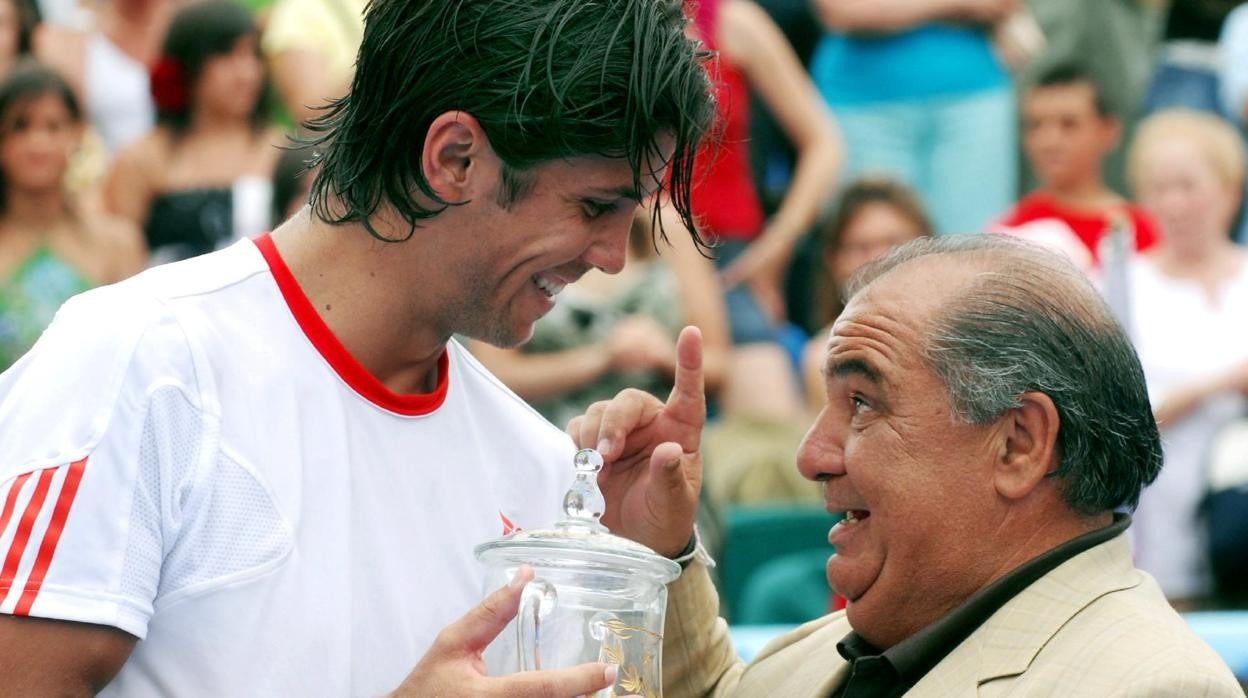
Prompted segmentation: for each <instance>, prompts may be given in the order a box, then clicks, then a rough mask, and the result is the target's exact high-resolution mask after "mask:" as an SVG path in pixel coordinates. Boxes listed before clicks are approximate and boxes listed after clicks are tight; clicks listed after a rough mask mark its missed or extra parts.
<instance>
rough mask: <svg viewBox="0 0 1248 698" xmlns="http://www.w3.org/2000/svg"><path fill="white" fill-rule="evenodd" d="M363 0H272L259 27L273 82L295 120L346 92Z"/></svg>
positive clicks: (360, 29)
mask: <svg viewBox="0 0 1248 698" xmlns="http://www.w3.org/2000/svg"><path fill="white" fill-rule="evenodd" d="M366 4H367V3H366V0H278V1H277V3H276V4H274V5H273V7H272V10H271V11H270V13H269V18H268V22H267V23H266V24H265V28H264V39H263V48H264V54H265V56H267V57H268V60H269V66H270V68H271V69H272V71H273V81H274V83H275V84H276V86H277V91H278V93H279V94H280V95H281V97H282V101H283V103H285V105H286V108H287V109H288V110H290V113H291V116H293V117H294V119H295V121H296V122H297V123H300V124H302V123H304V122H305V121H307V120H308V119H311V118H314V117H315V116H316V115H317V113H318V109H319V108H320V107H322V106H324V105H325V104H327V103H328V102H329V100H331V99H334V98H336V97H340V96H342V95H343V94H345V93H346V91H347V88H348V87H349V86H350V85H351V77H352V75H353V73H354V72H355V54H356V51H357V50H359V47H360V39H361V38H362V37H363V35H364V6H365V5H366Z"/></svg>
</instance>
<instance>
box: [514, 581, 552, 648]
mask: <svg viewBox="0 0 1248 698" xmlns="http://www.w3.org/2000/svg"><path fill="white" fill-rule="evenodd" d="M557 600H558V597H557V596H556V595H555V587H554V586H552V585H551V584H550V583H549V582H547V581H546V580H544V579H541V578H534V579H533V580H532V581H530V582H529V583H528V584H526V585H525V586H524V591H522V592H520V610H519V611H518V612H517V613H516V664H517V666H519V667H520V671H535V670H540V669H541V668H542V621H543V620H544V619H546V618H547V617H549V616H550V614H551V613H552V612H554V610H555V603H556V602H557Z"/></svg>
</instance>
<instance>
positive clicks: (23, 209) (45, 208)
mask: <svg viewBox="0 0 1248 698" xmlns="http://www.w3.org/2000/svg"><path fill="white" fill-rule="evenodd" d="M5 198H6V199H7V200H6V201H5V202H4V220H5V222H6V223H7V224H9V225H10V226H12V227H15V228H20V229H23V230H30V231H37V232H41V233H42V232H46V231H47V230H48V229H50V228H51V227H53V226H55V225H56V224H58V223H60V222H61V221H62V220H64V219H65V218H66V216H67V215H68V214H69V211H68V208H67V206H66V202H65V196H64V194H62V193H61V192H60V190H59V189H49V190H44V191H30V190H21V189H10V190H9V191H7V192H5Z"/></svg>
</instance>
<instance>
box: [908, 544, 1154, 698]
mask: <svg viewBox="0 0 1248 698" xmlns="http://www.w3.org/2000/svg"><path fill="white" fill-rule="evenodd" d="M1142 581H1143V578H1142V577H1141V576H1140V575H1139V573H1138V572H1136V571H1135V569H1134V567H1133V566H1132V564H1131V551H1130V548H1129V546H1128V544H1127V539H1126V536H1118V537H1116V538H1114V539H1112V540H1109V541H1106V542H1105V543H1102V544H1100V545H1098V546H1096V547H1095V548H1092V549H1090V550H1087V551H1085V552H1082V553H1080V554H1078V555H1076V556H1075V557H1073V558H1071V559H1069V560H1067V561H1066V562H1064V563H1062V564H1061V565H1059V566H1058V567H1057V568H1055V569H1054V570H1053V571H1052V572H1049V573H1048V574H1046V575H1045V576H1043V577H1041V578H1040V579H1038V580H1036V582H1035V583H1034V584H1032V585H1031V586H1029V587H1027V588H1026V589H1024V590H1023V591H1022V592H1021V593H1019V594H1018V595H1017V596H1015V597H1014V598H1013V599H1010V600H1009V601H1008V602H1006V604H1005V605H1004V606H1002V607H1001V608H1000V609H998V610H997V612H996V613H994V614H993V615H992V616H991V617H990V618H989V619H988V620H987V621H986V622H985V623H984V624H983V625H981V626H980V627H979V629H978V630H976V631H975V632H974V633H972V634H971V636H970V637H968V638H967V639H966V640H965V641H964V642H963V643H962V644H960V645H958V647H956V648H955V649H954V650H953V651H952V652H950V653H949V654H948V655H947V656H946V657H945V658H944V659H943V660H942V661H941V662H940V664H937V665H936V667H934V668H933V669H932V670H931V671H930V672H928V674H927V675H926V676H924V677H923V679H922V680H921V681H919V683H918V684H916V685H915V687H914V688H913V689H911V691H910V692H909V693H908V694H907V695H910V696H936V695H940V696H974V695H975V694H976V687H977V686H978V685H980V684H983V683H985V682H988V681H992V680H993V679H998V678H1002V677H1007V676H1017V675H1019V674H1021V673H1023V672H1024V671H1026V670H1027V668H1028V667H1029V666H1030V665H1031V662H1032V660H1033V659H1035V657H1036V655H1037V654H1039V652H1040V650H1041V649H1042V648H1043V647H1044V645H1045V643H1047V642H1048V641H1049V639H1050V638H1052V637H1053V636H1054V635H1055V634H1057V632H1058V630H1060V629H1061V628H1062V626H1063V625H1065V624H1066V622H1067V621H1069V620H1070V619H1071V618H1072V617H1073V616H1075V615H1076V614H1077V613H1079V612H1080V611H1081V610H1083V609H1084V608H1086V607H1087V606H1088V604H1090V603H1092V602H1093V601H1095V600H1096V599H1098V598H1100V597H1101V596H1104V595H1105V594H1108V593H1110V592H1114V591H1119V590H1121V589H1128V588H1131V587H1135V586H1138V585H1139V584H1140V583H1141V582H1142Z"/></svg>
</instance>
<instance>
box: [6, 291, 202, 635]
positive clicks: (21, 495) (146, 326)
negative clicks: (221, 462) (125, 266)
mask: <svg viewBox="0 0 1248 698" xmlns="http://www.w3.org/2000/svg"><path fill="white" fill-rule="evenodd" d="M212 433H213V429H212V420H211V419H210V418H209V417H208V415H207V414H206V412H205V410H204V409H203V408H202V407H201V399H200V395H199V391H198V388H197V385H196V381H195V370H194V365H193V360H192V353H191V351H190V350H189V348H188V345H187V342H186V339H185V336H184V335H183V334H182V332H181V330H180V328H179V327H178V326H177V323H176V322H175V321H174V320H173V319H172V318H171V317H170V316H169V315H168V314H167V313H165V312H164V310H163V307H162V306H161V305H160V304H159V303H157V302H155V301H151V300H144V299H140V298H136V297H135V296H134V295H133V294H131V295H129V296H127V294H126V291H125V290H118V289H117V288H116V287H110V288H106V289H100V290H97V291H93V292H89V293H87V294H84V295H82V296H78V297H77V298H75V299H73V300H71V301H70V302H69V303H67V304H66V306H65V307H63V308H62V310H61V311H60V312H59V313H58V315H57V317H56V319H55V320H54V321H53V324H52V326H51V327H50V328H49V329H48V330H47V331H46V332H45V333H44V335H43V336H42V337H41V338H40V340H39V342H38V343H37V344H36V345H35V347H34V348H33V349H32V350H31V352H30V353H28V354H27V355H26V356H25V357H23V358H22V359H21V360H20V361H19V362H18V363H17V364H15V365H14V366H13V367H12V368H11V369H10V370H9V371H7V372H6V373H4V374H3V375H0V613H5V614H11V615H21V616H26V615H28V616H38V617H44V618H55V619H61V620H69V621H78V622H84V623H97V624H104V625H110V626H113V627H117V628H120V629H122V630H124V631H126V632H128V633H130V634H132V635H135V636H137V637H139V638H142V637H144V636H145V634H146V631H147V623H148V620H149V619H150V618H151V615H152V612H153V601H154V599H155V597H156V593H157V589H158V586H159V581H160V572H161V565H162V561H163V558H164V551H165V550H166V549H167V546H168V545H169V542H171V541H172V540H174V539H175V537H176V535H177V522H178V520H179V511H178V503H179V502H180V501H182V500H183V499H185V494H186V492H187V490H188V488H189V483H190V482H192V481H193V473H194V472H195V471H196V470H198V469H199V468H200V463H201V462H203V461H205V460H206V459H211V458H213V457H214V454H213V446H212V445H211V444H210V442H209V439H210V436H211V434H212Z"/></svg>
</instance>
